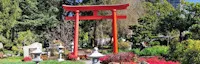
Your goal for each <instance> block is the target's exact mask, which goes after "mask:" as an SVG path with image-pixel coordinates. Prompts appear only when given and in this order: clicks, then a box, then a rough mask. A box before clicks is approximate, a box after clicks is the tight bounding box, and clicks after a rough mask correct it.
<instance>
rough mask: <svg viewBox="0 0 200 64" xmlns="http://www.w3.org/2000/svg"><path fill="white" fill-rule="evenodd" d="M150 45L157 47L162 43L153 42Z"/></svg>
mask: <svg viewBox="0 0 200 64" xmlns="http://www.w3.org/2000/svg"><path fill="white" fill-rule="evenodd" d="M149 44H150V45H151V46H156V45H160V42H159V41H152V42H149Z"/></svg>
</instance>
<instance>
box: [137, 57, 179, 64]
mask: <svg viewBox="0 0 200 64" xmlns="http://www.w3.org/2000/svg"><path fill="white" fill-rule="evenodd" d="M140 61H146V62H148V63H149V64H180V63H179V62H173V61H166V60H165V59H163V58H161V59H159V58H158V57H156V56H155V57H151V58H140Z"/></svg>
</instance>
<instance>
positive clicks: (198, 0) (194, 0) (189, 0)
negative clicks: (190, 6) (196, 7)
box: [186, 0, 200, 3]
mask: <svg viewBox="0 0 200 64" xmlns="http://www.w3.org/2000/svg"><path fill="white" fill-rule="evenodd" d="M186 1H188V2H194V3H196V2H200V0H186Z"/></svg>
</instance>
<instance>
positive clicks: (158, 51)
mask: <svg viewBox="0 0 200 64" xmlns="http://www.w3.org/2000/svg"><path fill="white" fill-rule="evenodd" d="M132 51H133V52H134V53H135V54H138V55H140V56H141V55H142V56H155V55H156V56H160V55H167V54H168V53H169V47H168V46H153V47H149V48H145V49H143V50H141V51H140V49H133V50H132Z"/></svg>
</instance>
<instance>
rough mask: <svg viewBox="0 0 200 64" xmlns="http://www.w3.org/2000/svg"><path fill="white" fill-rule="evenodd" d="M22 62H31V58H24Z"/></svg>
mask: <svg viewBox="0 0 200 64" xmlns="http://www.w3.org/2000/svg"><path fill="white" fill-rule="evenodd" d="M22 60H23V61H25V62H27V61H31V60H32V58H31V57H29V56H26V57H24V58H23V59H22Z"/></svg>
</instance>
